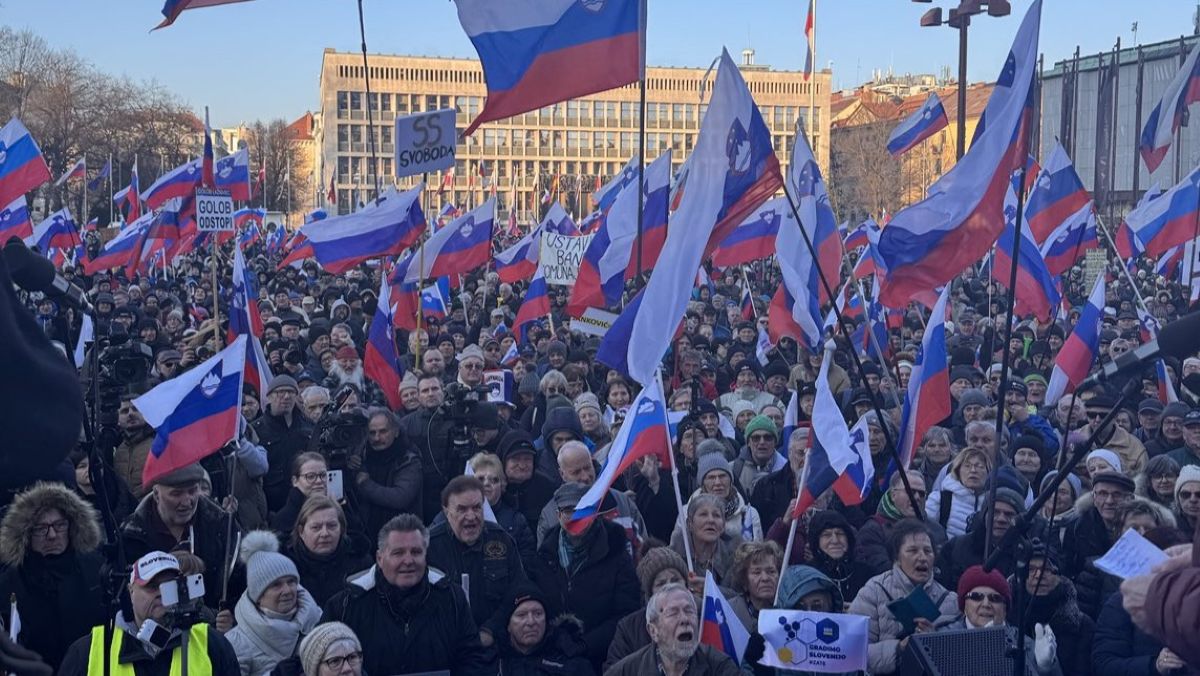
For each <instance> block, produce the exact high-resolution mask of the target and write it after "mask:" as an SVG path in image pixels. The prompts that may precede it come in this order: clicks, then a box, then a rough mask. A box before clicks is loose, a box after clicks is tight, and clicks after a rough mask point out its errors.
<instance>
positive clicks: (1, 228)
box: [0, 195, 33, 246]
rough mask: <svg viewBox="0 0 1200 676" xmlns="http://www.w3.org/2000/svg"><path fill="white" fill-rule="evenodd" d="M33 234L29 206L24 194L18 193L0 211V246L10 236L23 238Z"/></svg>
mask: <svg viewBox="0 0 1200 676" xmlns="http://www.w3.org/2000/svg"><path fill="white" fill-rule="evenodd" d="M32 235H33V222H32V221H30V220H29V206H28V205H27V204H26V203H25V196H24V195H18V196H17V198H16V199H14V200H13V201H12V203H10V204H9V205H8V206H6V207H4V211H0V246H3V245H4V243H5V242H7V241H8V240H9V238H11V237H20V238H21V239H25V238H26V237H30V236H32Z"/></svg>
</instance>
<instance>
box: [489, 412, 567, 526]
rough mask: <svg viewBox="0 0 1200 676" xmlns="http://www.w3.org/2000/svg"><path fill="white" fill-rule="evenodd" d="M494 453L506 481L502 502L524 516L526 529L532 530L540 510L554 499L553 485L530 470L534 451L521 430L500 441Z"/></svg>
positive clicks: (535, 452) (548, 479)
mask: <svg viewBox="0 0 1200 676" xmlns="http://www.w3.org/2000/svg"><path fill="white" fill-rule="evenodd" d="M496 450H497V452H498V453H499V455H500V461H501V462H503V463H504V476H505V478H506V479H508V484H507V486H505V488H504V498H503V499H504V501H505V502H507V503H509V504H510V505H512V507H513V508H514V509H516V510H517V511H518V512H520V513H521V515H522V516H524V517H525V521H526V522H527V523H528V524H529V525H530V528H536V527H537V523H538V519H539V518H540V517H541V514H542V508H543V507H545V506H546V503H548V502H550V499H551V498H552V497H554V488H555V482H554V481H553V480H552V479H550V478H549V477H547V476H545V475H544V474H542V473H541V472H538V471H537V470H536V469H535V468H534V465H536V464H537V451H536V450H535V449H534V447H533V437H531V436H529V433H528V432H525V431H524V430H512V431H511V432H507V433H505V435H504V436H503V437H501V438H500V443H499V444H498V445H497V447H496Z"/></svg>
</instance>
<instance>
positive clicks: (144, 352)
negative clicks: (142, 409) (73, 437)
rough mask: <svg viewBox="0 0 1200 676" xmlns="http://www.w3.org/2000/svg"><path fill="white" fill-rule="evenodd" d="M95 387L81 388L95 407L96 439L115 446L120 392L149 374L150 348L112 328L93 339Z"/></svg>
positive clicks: (125, 390) (108, 445) (102, 446)
mask: <svg viewBox="0 0 1200 676" xmlns="http://www.w3.org/2000/svg"><path fill="white" fill-rule="evenodd" d="M95 349H96V355H97V356H96V370H95V378H96V388H95V394H94V396H93V392H92V389H91V388H88V389H87V390H85V392H86V397H87V400H88V403H89V404H94V405H95V407H96V409H95V410H96V421H95V425H96V427H95V429H96V441H97V444H98V445H99V446H100V447H101V448H113V447H116V445H117V444H118V443H120V440H121V431H120V430H119V429H118V428H117V410H118V409H120V408H121V398H122V396H124V395H126V394H128V393H129V392H130V391H132V389H134V388H136V387H137V386H141V385H143V384H144V383H145V382H146V380H147V379H148V378H149V377H150V367H151V365H152V364H153V363H154V351H153V350H151V349H150V346H149V345H146V344H145V343H143V342H141V341H139V340H133V339H132V338H131V337H130V336H129V334H127V333H119V332H114V333H113V334H112V335H109V336H106V337H101V338H98V339H97V341H96V347H95Z"/></svg>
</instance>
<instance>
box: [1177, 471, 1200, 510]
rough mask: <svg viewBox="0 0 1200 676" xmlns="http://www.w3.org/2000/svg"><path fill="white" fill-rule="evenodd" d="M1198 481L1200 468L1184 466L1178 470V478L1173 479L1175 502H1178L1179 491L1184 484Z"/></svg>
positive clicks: (1199, 479)
mask: <svg viewBox="0 0 1200 676" xmlns="http://www.w3.org/2000/svg"><path fill="white" fill-rule="evenodd" d="M1197 481H1200V466H1196V465H1184V466H1183V467H1182V468H1180V470H1179V478H1177V479H1175V502H1176V503H1178V502H1179V489H1181V488H1183V485H1184V484H1186V483H1192V482H1197Z"/></svg>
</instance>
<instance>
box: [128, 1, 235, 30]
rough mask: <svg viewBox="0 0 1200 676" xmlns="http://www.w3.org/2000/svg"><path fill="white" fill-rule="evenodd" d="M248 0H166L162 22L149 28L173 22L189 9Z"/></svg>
mask: <svg viewBox="0 0 1200 676" xmlns="http://www.w3.org/2000/svg"><path fill="white" fill-rule="evenodd" d="M248 1H249V0H166V2H165V3H163V8H162V15H163V20H162V23H160V24H158V25H157V26H155V27H154V28H152V29H151V30H158V29H159V28H166V27H167V26H170V25H171V24H173V23H175V20H176V19H178V18H179V15H180V14H182V13H183V12H184V11H186V10H189V9H199V8H201V7H215V6H217V5H232V4H233V3H235V2H248Z"/></svg>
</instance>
